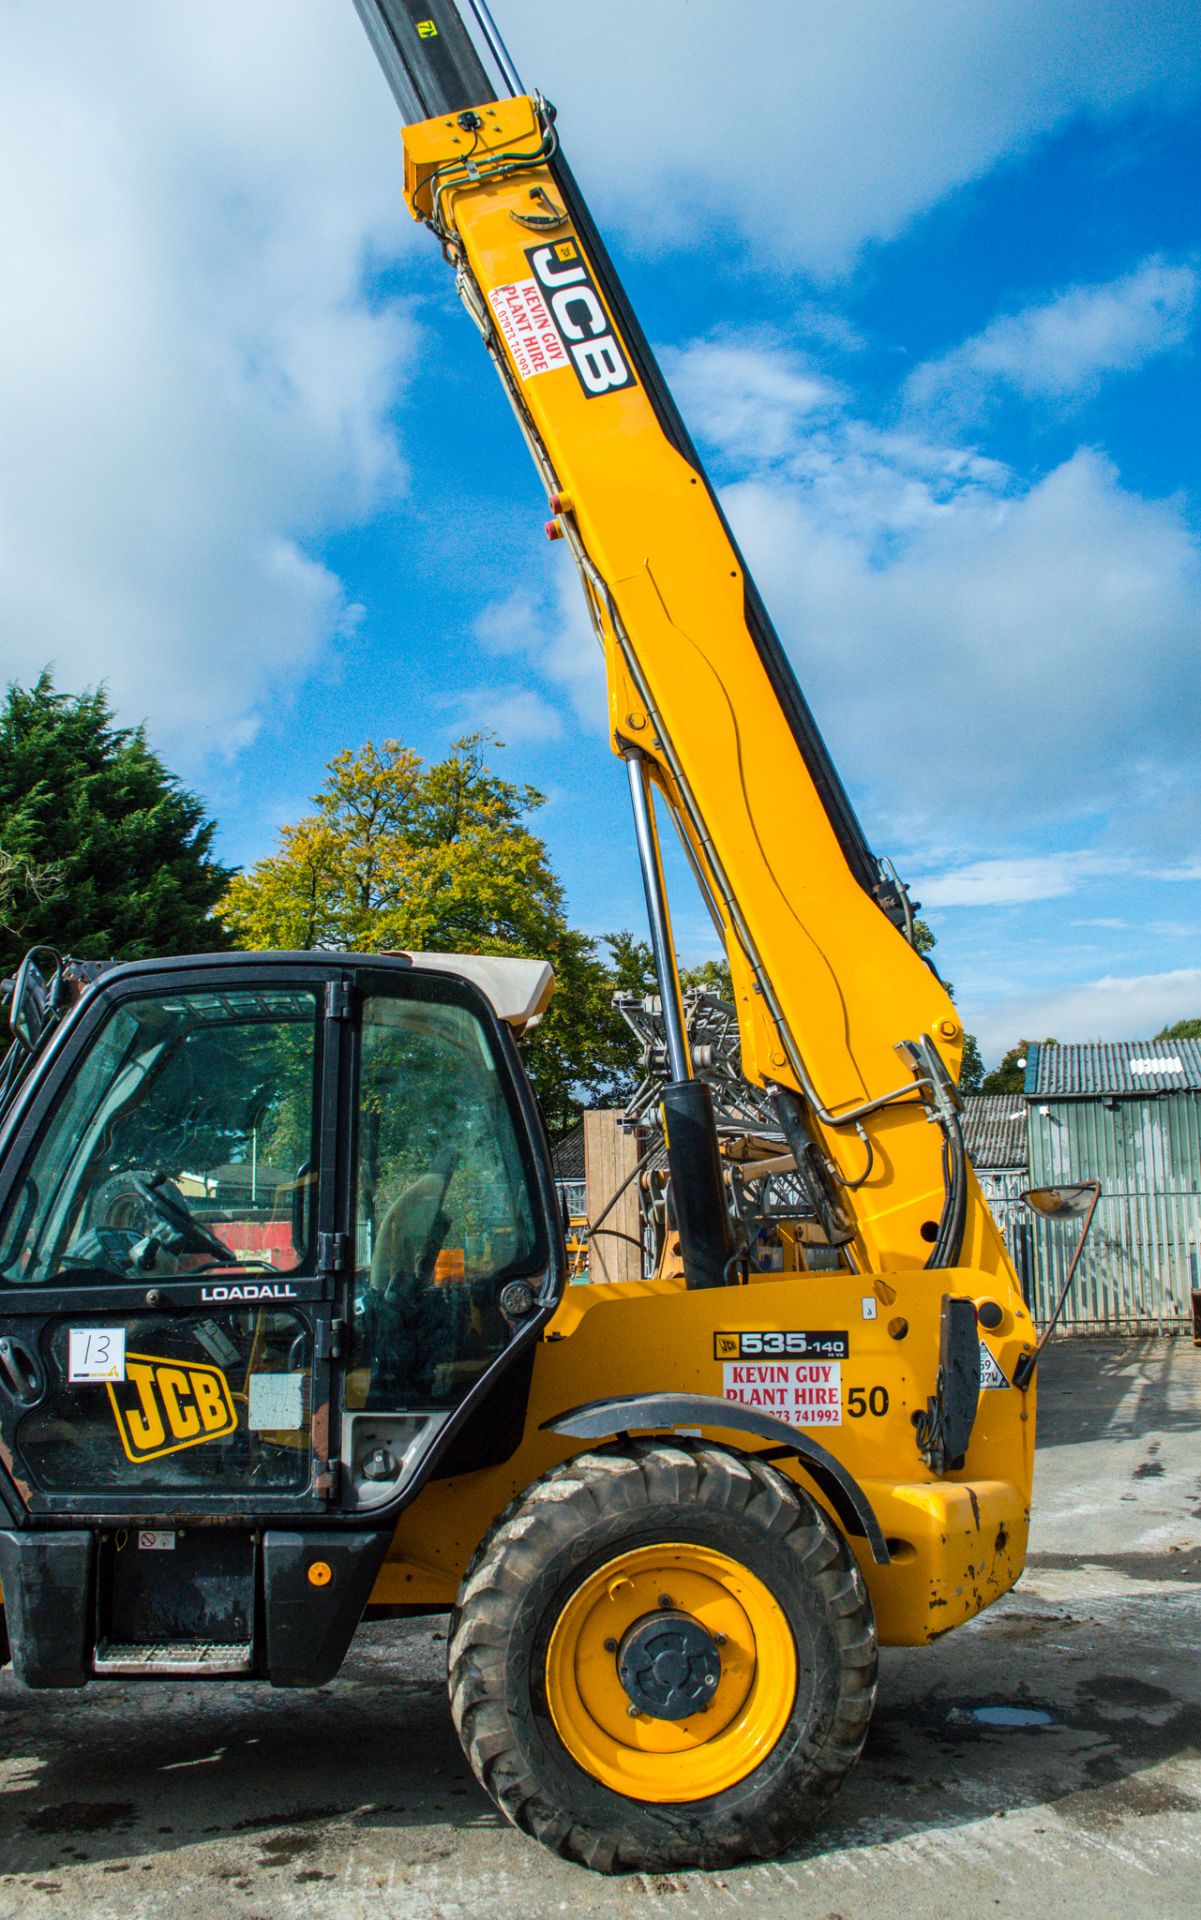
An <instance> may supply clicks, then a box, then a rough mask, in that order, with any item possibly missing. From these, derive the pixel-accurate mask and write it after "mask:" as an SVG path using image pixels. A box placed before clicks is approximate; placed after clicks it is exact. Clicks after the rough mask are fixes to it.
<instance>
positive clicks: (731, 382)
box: [663, 338, 840, 460]
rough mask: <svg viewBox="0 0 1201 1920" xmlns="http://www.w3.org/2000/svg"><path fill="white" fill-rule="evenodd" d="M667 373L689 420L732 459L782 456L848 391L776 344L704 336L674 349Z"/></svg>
mask: <svg viewBox="0 0 1201 1920" xmlns="http://www.w3.org/2000/svg"><path fill="white" fill-rule="evenodd" d="M663 371H664V373H665V374H666V376H667V380H668V383H669V384H670V386H671V388H672V391H673V393H674V395H675V398H676V400H677V401H678V403H679V405H680V408H681V410H682V411H683V414H684V417H685V419H686V420H687V421H688V422H689V425H690V426H691V427H693V428H694V429H695V430H696V431H697V432H698V433H700V434H703V435H704V437H705V438H706V439H707V440H709V441H711V442H713V443H714V444H716V445H717V446H720V447H721V448H722V449H723V451H724V452H725V453H727V454H728V455H729V456H730V457H731V458H735V459H738V458H748V457H749V458H752V459H757V460H776V459H780V458H782V457H783V456H784V455H785V454H787V453H788V452H790V451H791V449H792V448H793V447H794V446H795V444H796V436H797V433H798V431H800V430H804V429H805V428H807V427H808V424H809V422H810V421H811V420H812V419H813V418H814V417H815V416H820V415H822V414H824V413H827V412H828V411H829V409H830V408H831V407H832V406H834V405H836V404H837V402H838V400H839V398H840V395H839V392H838V389H837V388H836V387H834V386H833V385H832V384H831V383H830V382H829V381H828V380H826V379H824V378H822V377H821V376H820V375H818V374H815V373H813V372H811V371H810V370H809V368H807V367H806V366H805V365H804V364H803V363H802V362H801V361H800V359H799V358H798V357H797V355H795V354H793V353H790V352H789V351H787V350H786V349H785V348H783V347H781V346H780V345H779V344H778V343H776V342H774V341H763V342H756V341H750V340H736V339H721V338H719V339H716V340H702V341H698V342H697V343H696V344H695V345H694V346H692V347H690V348H689V349H688V350H687V351H685V352H681V351H680V350H679V349H675V348H670V349H668V351H667V352H666V353H665V354H664V356H663Z"/></svg>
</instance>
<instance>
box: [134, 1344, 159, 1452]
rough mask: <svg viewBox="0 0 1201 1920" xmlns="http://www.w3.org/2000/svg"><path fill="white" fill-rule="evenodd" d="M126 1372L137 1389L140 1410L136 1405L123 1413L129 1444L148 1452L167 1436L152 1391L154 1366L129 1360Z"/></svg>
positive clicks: (138, 1449)
mask: <svg viewBox="0 0 1201 1920" xmlns="http://www.w3.org/2000/svg"><path fill="white" fill-rule="evenodd" d="M126 1372H127V1374H128V1377H129V1379H130V1381H131V1382H132V1384H133V1385H134V1386H135V1387H136V1388H137V1390H138V1400H139V1401H140V1403H141V1411H140V1412H139V1411H138V1409H137V1408H136V1407H130V1408H129V1410H128V1411H127V1413H126V1415H125V1429H126V1432H127V1433H128V1434H129V1441H130V1445H131V1446H132V1447H134V1448H135V1449H136V1450H137V1452H138V1453H150V1452H152V1451H153V1449H154V1448H155V1447H161V1446H162V1444H163V1442H164V1440H165V1439H166V1437H167V1430H166V1428H165V1427H164V1425H163V1416H162V1413H161V1412H160V1410H159V1404H158V1399H157V1397H156V1395H155V1391H154V1368H153V1367H145V1366H139V1365H138V1364H137V1362H136V1361H133V1360H131V1361H128V1362H127V1364H126Z"/></svg>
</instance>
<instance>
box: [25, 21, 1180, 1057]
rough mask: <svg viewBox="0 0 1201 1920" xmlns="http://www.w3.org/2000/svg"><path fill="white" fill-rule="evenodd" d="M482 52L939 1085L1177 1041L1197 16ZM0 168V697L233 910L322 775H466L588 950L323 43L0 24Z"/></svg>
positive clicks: (599, 787)
mask: <svg viewBox="0 0 1201 1920" xmlns="http://www.w3.org/2000/svg"><path fill="white" fill-rule="evenodd" d="M494 11H495V12H496V14H497V17H498V19H499V21H500V24H501V26H502V29H503V31H504V32H505V34H506V37H507V39H508V41H509V44H510V47H511V50H512V52H513V54H514V56H515V58H516V60H517V64H518V66H519V68H520V70H521V72H522V74H523V76H524V78H525V79H526V81H527V83H529V84H533V85H538V86H540V87H541V88H542V89H543V90H544V91H545V92H546V93H547V94H548V95H549V96H550V97H551V98H553V99H554V100H555V102H556V104H557V106H558V108H559V112H560V123H559V124H560V131H561V134H562V137H563V141H564V145H565V148H566V150H567V152H568V155H569V157H570V158H571V160H572V163H573V165H574V166H575V169H576V172H577V174H578V175H579V177H580V179H581V182H582V184H583V186H584V188H585V191H586V192H587V193H588V195H589V197H590V199H591V201H592V203H593V207H594V211H595V212H596V214H597V216H598V218H599V219H600V221H601V223H602V225H603V227H604V229H605V231H606V234H607V236H608V238H609V241H610V244H611V248H612V251H613V253H614V254H615V256H616V258H617V261H618V264H619V266H620V268H621V270H622V272H623V274H624V276H625V278H626V280H627V283H628V285H629V288H630V291H631V293H632V295H633V298H634V301H635V304H636V306H637V308H638V310H639V313H640V315H641V317H642V320H643V323H644V325H645V327H646V329H647V331H648V333H649V334H650V336H651V338H652V340H653V341H654V342H655V343H656V346H657V348H658V350H659V351H660V354H661V356H662V359H663V361H664V364H665V366H666V367H667V369H668V372H669V376H670V378H671V380H672V383H673V386H674V387H675V389H676V392H677V396H678V398H679V399H680V401H681V404H682V406H683V408H684V412H685V414H686V416H687V418H688V420H689V422H690V424H691V426H692V428H693V430H694V433H695V434H696V437H697V438H698V441H699V442H700V444H701V447H702V450H703V451H704V453H705V456H706V458H707V460H708V461H709V463H710V466H711V470H712V472H713V475H714V478H715V480H716V481H717V483H718V484H719V486H720V487H721V489H722V492H723V497H724V499H725V501H726V505H727V508H728V511H729V513H730V516H731V519H732V520H733V522H734V525H735V528H736V530H737V532H738V535H739V537H740V539H741V541H742V543H743V546H744V548H745V551H746V553H747V556H748V559H749V560H750V563H751V565H752V567H753V569H754V571H755V573H756V575H757V577H758V579H759V582H760V585H761V587H762V588H763V590H764V593H765V596H766V598H767V600H768V603H769V605H770V606H771V608H772V611H773V613H774V615H775V618H776V621H777V624H778V625H779V627H780V629H781V632H782V634H783V636H784V638H785V640H786V643H787V645H788V646H789V649H790V651H791V653H792V656H793V658H794V660H795V662H796V665H797V669H798V672H799V675H800V678H801V681H802V684H803V685H804V686H805V688H806V691H807V693H808V695H809V697H810V700H811V703H812V705H813V706H814V708H815V710H816V712H817V715H818V718H819V721H820V723H821V725H822V727H823V729H824V731H825V732H826V734H827V737H828V739H829V741H830V744H831V746H832V748H833V750H834V753H835V756H836V758H837V760H838V762H839V765H840V767H841V768H842V770H843V773H844V776H845V777H846V779H847V782H848V784H849V786H850V788H851V791H852V793H853V795H854V797H855V800H856V803H857V805H858V806H859V808H860V811H861V813H862V815H863V818H864V820H865V824H866V825H867V828H868V831H869V834H870V836H871V838H872V840H873V842H874V844H875V845H876V847H877V849H878V850H880V851H882V852H888V853H890V854H891V855H892V856H893V857H894V858H895V859H896V860H897V863H898V865H899V866H900V868H901V870H902V872H903V873H905V874H906V875H907V876H908V877H909V878H910V879H911V881H912V882H913V886H914V891H915V893H916V895H917V896H918V897H919V898H920V899H921V900H922V901H923V902H924V903H925V911H926V914H927V917H928V918H929V920H930V921H931V923H932V924H933V925H934V927H935V929H936V931H937V933H938V937H939V959H940V962H941V964H942V966H943V969H944V971H945V972H946V973H948V974H949V975H950V977H951V978H952V979H953V981H954V983H955V986H956V990H957V992H958V995H959V999H960V1003H961V1006H962V1008H963V1011H964V1015H965V1018H966V1021H967V1024H968V1025H969V1026H971V1027H974V1028H975V1029H976V1031H978V1032H979V1033H980V1035H981V1038H982V1040H983V1042H984V1045H985V1050H986V1053H988V1054H990V1055H991V1056H993V1057H995V1056H996V1054H997V1053H998V1052H999V1051H1000V1050H1001V1048H1002V1047H1003V1046H1004V1045H1005V1044H1007V1043H1008V1041H1009V1040H1010V1039H1013V1038H1016V1037H1018V1036H1019V1034H1020V1035H1028V1036H1031V1037H1037V1036H1041V1035H1042V1034H1044V1033H1055V1034H1057V1035H1059V1037H1061V1038H1065V1039H1067V1038H1087V1037H1091V1036H1094V1035H1100V1036H1109V1037H1117V1036H1122V1035H1127V1036H1137V1035H1142V1034H1146V1033H1149V1032H1151V1031H1153V1030H1154V1029H1155V1028H1156V1027H1157V1026H1159V1025H1160V1024H1162V1023H1163V1022H1164V1021H1165V1020H1169V1019H1173V1018H1178V1017H1180V1016H1182V1015H1185V1014H1190V1013H1199V1012H1201V749H1199V747H1198V734H1199V728H1198V721H1199V719H1201V701H1199V699H1198V656H1199V653H1201V647H1199V636H1201V525H1199V515H1201V464H1199V463H1201V452H1199V447H1201V433H1199V431H1198V429H1199V426H1201V421H1199V419H1198V412H1199V409H1198V401H1197V337H1198V325H1199V318H1201V291H1199V290H1201V232H1199V229H1201V218H1199V216H1201V195H1199V194H1198V192H1197V180H1198V178H1199V177H1201V167H1199V161H1201V132H1199V123H1198V116H1197V97H1198V92H1199V90H1201V9H1199V8H1198V6H1197V5H1196V4H1195V3H1194V4H1183V3H1182V0H1143V4H1142V5H1141V6H1140V7H1139V8H1137V9H1131V8H1129V7H1128V6H1127V5H1125V4H1123V3H1122V0H976V4H974V5H973V6H972V7H970V8H965V7H955V6H947V7H942V8H937V7H936V8H931V7H930V6H929V5H928V0H840V4H838V5H837V6H835V5H834V4H833V0H805V4H800V3H799V0H775V3H774V4H772V3H770V0H757V3H756V4H752V0H660V3H659V5H658V6H657V7H655V8H654V9H648V8H646V7H645V6H644V5H639V6H636V5H635V4H633V0H607V5H606V7H605V8H604V10H603V13H602V14H600V15H598V14H597V12H596V10H595V9H593V8H588V9H585V8H578V9H577V8H566V9H562V8H561V9H558V10H551V11H548V10H547V9H546V8H545V7H542V6H538V5H535V4H534V0H495V5H494ZM0 145H2V146H3V149H4V151H3V155H2V156H0V247H2V248H3V253H4V258H5V261H6V266H7V272H6V288H7V293H6V299H5V301H4V303H3V307H2V309H0V445H2V446H3V448H4V458H3V459H2V460H0V671H3V673H4V675H5V676H6V677H10V678H11V677H17V678H22V679H27V678H28V677H30V676H31V675H32V674H33V673H36V671H37V670H38V668H39V667H40V666H41V665H42V664H44V663H45V662H46V661H52V662H53V663H54V665H55V668H56V671H57V674H58V677H59V680H60V683H61V684H63V685H66V686H76V685H84V684H90V683H94V682H95V681H96V680H97V679H104V680H106V681H107V683H108V684H109V686H110V689H111V691H112V694H113V698H114V701H115V702H116V704H117V707H118V710H119V712H120V713H121V715H122V717H123V718H126V719H130V720H136V719H142V718H145V719H146V720H147V721H148V724H149V728H150V733H151V736H152V739H153V740H154V742H155V743H156V745H158V746H159V748H160V749H161V751H162V752H163V753H164V754H165V755H166V756H167V758H168V759H169V760H170V762H171V764H172V765H174V766H177V767H178V768H179V769H180V770H181V772H183V773H184V775H185V776H186V777H187V779H188V780H189V781H191V782H192V783H193V784H195V785H196V786H198V787H199V788H200V790H201V791H202V792H203V793H204V794H205V796H206V798H207V799H208V801H209V803H210V805H211V807H212V809H213V810H214V812H215V813H216V815H217V818H218V820H219V822H220V827H221V848H222V851H223V853H224V855H225V857H226V858H227V859H229V860H231V861H234V862H238V863H249V862H251V861H253V860H254V859H255V858H256V856H258V855H259V854H261V853H263V852H265V851H267V850H268V849H269V847H270V846H271V845H272V843H273V841H274V837H275V833H276V831H277V829H278V826H279V824H280V823H281V822H282V821H284V820H286V819H289V818H293V817H295V816H296V815H297V814H298V813H299V812H300V811H301V810H302V809H303V808H304V806H305V803H306V800H307V797H308V795H309V794H310V793H311V792H312V791H313V789H314V787H315V786H316V785H317V784H318V782H319V780H320V777H321V769H322V765H323V762H324V760H325V759H326V758H328V757H329V755H331V754H332V753H334V752H336V751H337V750H338V749H339V748H341V747H343V746H347V745H350V746H355V745H358V744H359V743H360V742H361V741H362V740H363V739H364V738H366V737H367V736H369V735H370V736H372V737H374V738H376V739H382V738H384V737H387V736H389V735H395V736H399V737H401V738H403V739H404V740H405V741H407V742H408V743H410V744H412V745H414V746H416V747H417V748H419V749H420V750H421V751H423V752H425V753H438V752H441V751H443V750H444V749H445V747H446V745H447V744H448V742H449V741H450V740H451V739H452V738H453V737H454V736H455V734H456V733H458V732H461V731H463V730H464V729H466V728H469V727H473V726H491V727H493V728H494V729H495V730H496V731H497V732H498V733H499V734H500V735H501V737H502V738H503V739H504V740H505V741H506V742H507V745H506V748H505V750H504V752H503V754H501V755H499V757H498V764H500V765H501V766H502V767H503V769H504V770H505V771H506V772H507V773H508V774H509V775H510V776H511V777H513V778H515V779H521V780H530V781H533V782H534V783H535V784H536V785H538V786H540V787H541V788H542V789H543V790H544V791H545V792H546V793H547V795H548V805H547V807H546V808H545V810H544V812H543V813H542V815H541V826H542V830H543V831H544V833H545V834H546V837H547V839H548V841H549V842H550V845H551V848H552V852H553V855H554V859H555V862H556V865H557V867H558V869H559V871H560V872H561V873H562V875H563V877H564V880H565V882H566V885H567V889H568V896H569V902H570V908H571V912H572V915H573V918H574V919H575V921H576V922H577V924H580V925H582V926H584V927H586V928H587V929H588V930H590V931H592V932H595V933H598V934H599V933H603V932H605V931H608V930H613V929H616V928H618V927H621V926H634V927H636V928H637V927H640V924H641V906H640V893H639V888H638V880H637V873H636V869H635V867H634V864H633V860H632V854H631V850H630V840H629V832H628V826H627V815H626V800H625V792H624V781H623V777H622V774H621V770H620V767H619V766H618V764H617V763H616V762H615V761H613V760H612V758H611V756H610V755H609V753H608V749H607V745H606V740H605V734H604V710H603V700H602V691H601V683H600V674H599V661H598V658H597V656H596V653H595V649H594V644H593V642H592V641H591V638H590V636H589V634H588V631H587V628H586V624H585V621H584V619H583V615H582V608H581V606H580V605H579V604H578V596H577V589H576V585H575V581H574V577H573V575H572V574H571V570H570V566H569V564H568V563H567V562H566V560H565V557H564V555H563V553H562V550H561V549H555V548H551V547H549V546H548V545H547V544H546V542H545V540H544V537H543V534H542V522H543V519H544V517H545V513H544V505H543V502H542V500H541V497H540V493H539V489H538V487H537V485H536V483H535V480H534V476H533V472H532V469H530V468H529V466H528V462H527V458H526V455H525V453H524V450H523V448H522V447H521V445H520V442H519V440H518V438H517V435H516V431H515V429H514V427H513V424H512V421H511V419H510V416H509V413H508V409H507V405H506V403H505V401H504V399H503V397H502V395H501V393H500V392H499V389H498V388H496V386H495V383H494V380H493V376H492V375H491V372H490V369H489V367H488V365H487V362H486V359H485V357H484V355H483V354H482V352H481V351H480V349H479V345H478V342H477V341H476V339H475V336H474V334H473V332H472V330H471V328H470V326H469V325H468V323H467V321H466V319H465V317H464V316H463V315H462V313H461V312H460V310H459V309H458V307H457V305H456V303H455V301H454V299H453V293H452V288H451V285H450V277H449V275H448V274H447V272H446V270H445V268H444V267H443V266H442V263H441V260H440V259H439V257H438V254H437V250H436V248H435V247H434V246H433V244H432V242H430V241H429V238H428V236H427V235H425V234H423V233H421V232H420V230H418V229H416V228H415V227H414V226H413V225H412V223H411V222H410V221H409V219H408V215H407V213H406V212H405V210H404V207H403V203H402V201H401V198H400V189H399V183H400V147H399V141H398V138H397V130H396V118H395V112H394V109H393V106H392V102H391V97H390V95H389V94H388V91H387V88H386V86H385V84H384V82H383V79H382V77H381V76H380V74H379V72H378V70H377V68H376V67H375V64H374V61H373V58H372V56H371V53H370V50H369V48H368V47H367V44H366V42H365V39H364V37H363V35H362V31H361V28H360V27H359V24H358V21H357V19H356V16H355V14H354V11H353V8H352V7H351V5H350V0H236V3H235V0H207V3H206V6H205V7H204V8H203V9H196V8H191V7H187V6H184V5H183V4H182V0H181V3H180V4H174V0H172V4H168V5H163V4H161V0H105V4H104V6H103V7H98V6H96V5H95V4H94V3H93V0H56V5H55V6H54V7H53V8H48V7H46V6H45V5H43V4H41V3H40V0H8V4H7V5H6V7H5V8H4V10H3V13H2V14H0ZM677 931H678V934H679V937H680V941H681V945H682V946H683V947H684V949H685V951H686V953H687V955H688V957H701V955H702V954H703V953H704V952H705V951H706V950H707V938H708V936H707V931H706V925H705V923H704V922H703V917H702V915H701V912H700V910H699V907H697V906H695V905H694V904H693V902H692V900H691V899H690V898H689V897H688V895H687V893H686V892H682V893H681V897H680V900H679V903H678V906H677Z"/></svg>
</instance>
